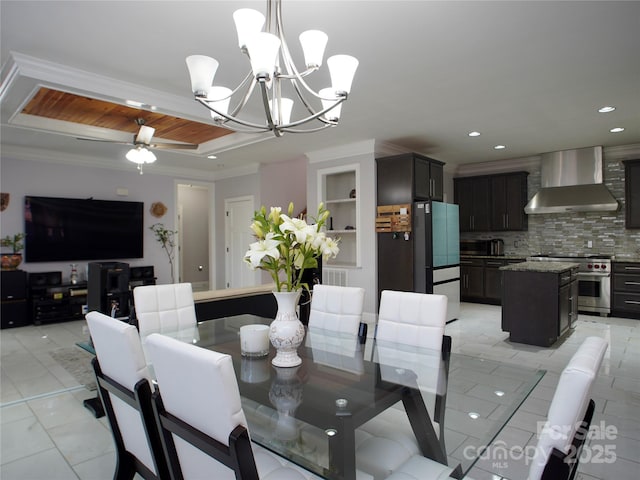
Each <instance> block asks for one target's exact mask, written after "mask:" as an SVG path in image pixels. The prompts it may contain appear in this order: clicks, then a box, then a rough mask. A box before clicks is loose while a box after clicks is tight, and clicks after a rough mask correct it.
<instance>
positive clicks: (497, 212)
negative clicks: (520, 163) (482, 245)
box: [490, 172, 529, 232]
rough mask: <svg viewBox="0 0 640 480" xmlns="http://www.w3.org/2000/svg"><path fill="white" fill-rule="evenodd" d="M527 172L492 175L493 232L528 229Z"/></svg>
mask: <svg viewBox="0 0 640 480" xmlns="http://www.w3.org/2000/svg"><path fill="white" fill-rule="evenodd" d="M528 175H529V174H528V173H527V172H516V173H508V174H504V175H492V176H491V177H490V185H491V195H490V197H491V198H490V202H491V230H493V231H494V232H498V231H514V230H526V229H527V225H528V224H527V215H526V214H525V213H524V207H525V206H526V204H527V199H528V198H527V176H528Z"/></svg>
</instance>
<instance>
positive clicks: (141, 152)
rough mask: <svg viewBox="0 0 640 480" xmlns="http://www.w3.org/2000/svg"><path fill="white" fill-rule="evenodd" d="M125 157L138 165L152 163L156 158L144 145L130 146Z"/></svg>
mask: <svg viewBox="0 0 640 480" xmlns="http://www.w3.org/2000/svg"><path fill="white" fill-rule="evenodd" d="M125 157H126V158H127V160H129V161H130V162H133V163H137V164H138V165H142V164H143V163H153V162H155V161H156V160H157V158H156V156H155V155H154V153H153V152H152V151H151V150H148V149H146V148H144V147H137V148H132V149H131V150H129V151H128V152H127V154H126V155H125Z"/></svg>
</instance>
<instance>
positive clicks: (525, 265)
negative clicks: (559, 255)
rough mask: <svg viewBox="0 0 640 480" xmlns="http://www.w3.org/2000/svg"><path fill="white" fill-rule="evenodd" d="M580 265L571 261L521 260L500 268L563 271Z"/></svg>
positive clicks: (517, 270)
mask: <svg viewBox="0 0 640 480" xmlns="http://www.w3.org/2000/svg"><path fill="white" fill-rule="evenodd" d="M578 266H579V265H578V264H577V263H571V262H521V263H513V264H511V265H506V266H504V267H500V270H509V271H512V272H543V273H561V272H564V271H565V270H570V269H572V268H578Z"/></svg>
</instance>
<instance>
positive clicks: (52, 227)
mask: <svg viewBox="0 0 640 480" xmlns="http://www.w3.org/2000/svg"><path fill="white" fill-rule="evenodd" d="M143 207H144V204H143V203H142V202H120V201H111V200H93V199H76V198H54V197H34V196H26V197H25V199H24V223H25V229H24V231H25V233H26V234H27V236H26V238H25V261H26V262H55V261H73V260H112V259H127V258H142V257H143V210H144V208H143Z"/></svg>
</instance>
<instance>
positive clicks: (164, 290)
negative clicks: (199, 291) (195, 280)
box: [133, 283, 197, 339]
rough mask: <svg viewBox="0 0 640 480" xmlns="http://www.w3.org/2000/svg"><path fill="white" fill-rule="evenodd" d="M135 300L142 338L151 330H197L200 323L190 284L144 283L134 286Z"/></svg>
mask: <svg viewBox="0 0 640 480" xmlns="http://www.w3.org/2000/svg"><path fill="white" fill-rule="evenodd" d="M133 299H134V304H135V308H136V317H137V320H138V330H139V331H140V337H142V339H144V338H145V337H146V336H147V335H149V334H150V333H162V332H173V331H177V330H188V329H191V330H193V328H194V327H195V326H196V324H197V320H196V311H195V307H194V304H193V291H192V289H191V284H190V283H174V284H169V285H142V286H139V287H136V288H134V289H133ZM191 333H193V332H191Z"/></svg>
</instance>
